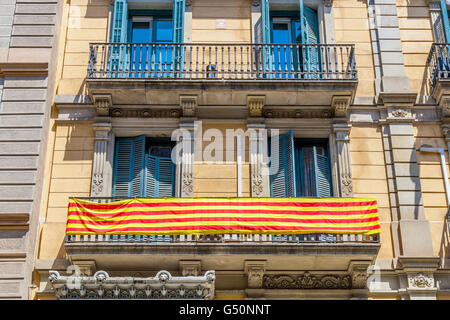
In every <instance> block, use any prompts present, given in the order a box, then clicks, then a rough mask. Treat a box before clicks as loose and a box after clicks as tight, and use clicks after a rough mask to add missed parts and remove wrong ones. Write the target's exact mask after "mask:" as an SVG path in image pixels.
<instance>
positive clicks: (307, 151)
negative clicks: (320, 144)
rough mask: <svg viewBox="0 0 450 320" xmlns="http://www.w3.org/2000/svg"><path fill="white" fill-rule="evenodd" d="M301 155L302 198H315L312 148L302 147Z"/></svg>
mask: <svg viewBox="0 0 450 320" xmlns="http://www.w3.org/2000/svg"><path fill="white" fill-rule="evenodd" d="M302 155H303V168H302V171H303V172H302V173H303V175H302V176H303V181H302V186H303V188H302V190H303V194H302V196H304V197H315V196H316V184H315V180H316V176H315V172H314V153H313V147H303V148H302Z"/></svg>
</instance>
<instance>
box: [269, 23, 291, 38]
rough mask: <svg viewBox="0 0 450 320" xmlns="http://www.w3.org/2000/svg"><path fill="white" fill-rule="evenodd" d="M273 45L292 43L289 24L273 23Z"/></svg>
mask: <svg viewBox="0 0 450 320" xmlns="http://www.w3.org/2000/svg"><path fill="white" fill-rule="evenodd" d="M272 32H273V41H272V42H273V43H292V41H291V34H290V32H289V23H287V22H283V23H273V31H272Z"/></svg>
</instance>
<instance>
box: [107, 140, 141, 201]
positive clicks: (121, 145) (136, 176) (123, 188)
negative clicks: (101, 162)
mask: <svg viewBox="0 0 450 320" xmlns="http://www.w3.org/2000/svg"><path fill="white" fill-rule="evenodd" d="M144 153H145V136H140V137H137V138H118V139H117V141H116V150H115V156H114V178H113V197H142V196H143V186H144Z"/></svg>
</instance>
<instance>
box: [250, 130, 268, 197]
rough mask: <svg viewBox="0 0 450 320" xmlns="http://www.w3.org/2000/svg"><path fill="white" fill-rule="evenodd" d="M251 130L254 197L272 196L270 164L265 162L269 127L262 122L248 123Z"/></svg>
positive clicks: (252, 192) (251, 175) (251, 165)
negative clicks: (269, 173)
mask: <svg viewBox="0 0 450 320" xmlns="http://www.w3.org/2000/svg"><path fill="white" fill-rule="evenodd" d="M247 128H248V130H249V131H250V137H249V143H250V150H249V152H250V170H251V171H250V172H251V174H250V178H251V194H252V197H260V198H261V197H270V182H269V177H268V174H267V173H268V166H267V164H266V163H264V156H265V155H267V129H265V125H264V124H261V123H248V124H247Z"/></svg>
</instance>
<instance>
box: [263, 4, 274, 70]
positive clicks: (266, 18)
mask: <svg viewBox="0 0 450 320" xmlns="http://www.w3.org/2000/svg"><path fill="white" fill-rule="evenodd" d="M261 29H262V30H261V31H262V43H265V44H270V6H269V0H261ZM262 52H263V54H262V60H263V61H262V62H263V73H264V76H265V77H266V78H268V77H269V78H270V77H272V76H273V75H272V74H270V73H269V74H267V72H271V71H272V69H273V53H272V50H271V47H270V46H264V47H263V48H262Z"/></svg>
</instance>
